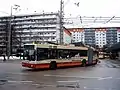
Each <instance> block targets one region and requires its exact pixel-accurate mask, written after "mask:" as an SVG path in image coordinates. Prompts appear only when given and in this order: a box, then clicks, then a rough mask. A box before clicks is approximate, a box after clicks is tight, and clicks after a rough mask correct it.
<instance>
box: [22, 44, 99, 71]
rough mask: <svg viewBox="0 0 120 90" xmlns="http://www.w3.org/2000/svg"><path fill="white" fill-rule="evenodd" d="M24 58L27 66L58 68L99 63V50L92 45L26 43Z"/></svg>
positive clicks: (24, 65)
mask: <svg viewBox="0 0 120 90" xmlns="http://www.w3.org/2000/svg"><path fill="white" fill-rule="evenodd" d="M23 58H24V59H23V61H22V66H23V67H26V68H32V69H57V68H60V67H72V66H86V65H92V64H97V61H98V52H97V51H96V50H95V49H94V48H91V47H80V46H71V45H67V46H65V45H52V44H29V45H24V54H23Z"/></svg>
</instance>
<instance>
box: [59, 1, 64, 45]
mask: <svg viewBox="0 0 120 90" xmlns="http://www.w3.org/2000/svg"><path fill="white" fill-rule="evenodd" d="M63 8H64V3H63V1H62V0H61V1H60V12H59V19H60V20H59V24H60V44H63Z"/></svg>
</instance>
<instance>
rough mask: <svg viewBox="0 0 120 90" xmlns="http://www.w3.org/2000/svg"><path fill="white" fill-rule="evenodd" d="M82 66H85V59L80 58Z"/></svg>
mask: <svg viewBox="0 0 120 90" xmlns="http://www.w3.org/2000/svg"><path fill="white" fill-rule="evenodd" d="M82 66H83V67H85V66H86V59H83V60H82Z"/></svg>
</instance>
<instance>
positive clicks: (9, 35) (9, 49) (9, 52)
mask: <svg viewBox="0 0 120 90" xmlns="http://www.w3.org/2000/svg"><path fill="white" fill-rule="evenodd" d="M19 7H20V6H19V5H14V7H13V6H11V10H10V18H9V31H8V52H7V54H8V60H9V57H10V55H11V22H12V10H13V9H15V10H17V9H18V8H19Z"/></svg>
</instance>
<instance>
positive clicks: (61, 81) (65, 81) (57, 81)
mask: <svg viewBox="0 0 120 90" xmlns="http://www.w3.org/2000/svg"><path fill="white" fill-rule="evenodd" d="M57 82H79V80H75V81H57Z"/></svg>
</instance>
